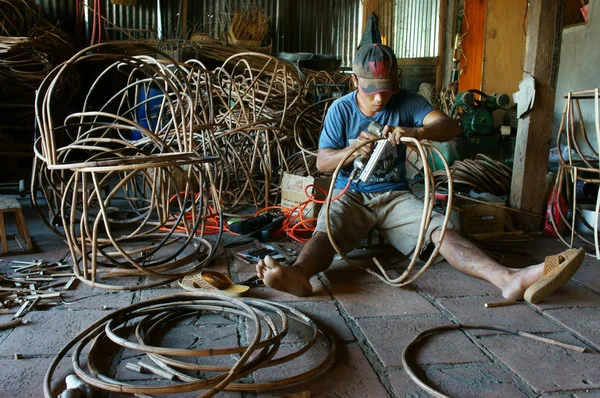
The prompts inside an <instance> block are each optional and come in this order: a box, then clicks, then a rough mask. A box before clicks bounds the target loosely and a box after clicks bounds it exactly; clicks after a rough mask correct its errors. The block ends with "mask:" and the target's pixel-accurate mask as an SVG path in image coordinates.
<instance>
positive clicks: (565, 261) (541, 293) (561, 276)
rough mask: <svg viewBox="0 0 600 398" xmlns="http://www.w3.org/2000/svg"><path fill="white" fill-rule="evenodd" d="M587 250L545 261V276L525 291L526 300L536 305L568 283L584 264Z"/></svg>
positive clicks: (578, 250)
mask: <svg viewBox="0 0 600 398" xmlns="http://www.w3.org/2000/svg"><path fill="white" fill-rule="evenodd" d="M584 256H585V250H583V249H569V250H565V251H564V252H562V253H559V254H555V255H553V256H548V257H546V259H545V260H544V275H543V276H542V277H541V278H540V279H539V280H538V281H537V282H535V283H534V284H533V285H531V286H529V288H528V289H527V290H525V294H524V297H523V298H524V299H525V301H527V302H528V303H531V304H536V303H539V302H540V301H542V300H543V299H544V298H546V296H548V295H549V294H551V293H553V292H554V291H555V290H556V289H558V288H559V287H561V286H562V285H564V284H565V283H567V281H568V280H569V279H571V277H572V276H573V275H575V272H577V269H578V268H579V266H580V265H581V263H582V262H583V258H584Z"/></svg>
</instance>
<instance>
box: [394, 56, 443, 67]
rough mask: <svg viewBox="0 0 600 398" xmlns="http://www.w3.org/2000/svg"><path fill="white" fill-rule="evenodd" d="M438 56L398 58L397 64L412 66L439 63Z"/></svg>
mask: <svg viewBox="0 0 600 398" xmlns="http://www.w3.org/2000/svg"><path fill="white" fill-rule="evenodd" d="M438 62H439V60H438V57H425V58H398V65H399V66H402V65H404V66H414V65H428V66H435V65H439V63H438Z"/></svg>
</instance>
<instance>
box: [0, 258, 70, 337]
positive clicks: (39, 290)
mask: <svg viewBox="0 0 600 398" xmlns="http://www.w3.org/2000/svg"><path fill="white" fill-rule="evenodd" d="M12 264H13V265H11V267H10V268H11V271H12V272H11V273H10V275H8V274H0V315H11V314H14V315H13V317H12V320H10V321H8V322H4V323H1V324H0V330H4V329H8V328H11V327H15V326H19V325H22V324H24V323H26V321H24V320H23V317H24V316H25V314H27V313H28V312H31V311H33V310H34V309H40V308H44V307H53V306H56V305H60V304H62V303H63V300H62V299H63V292H64V291H66V290H70V289H71V288H72V287H74V283H75V281H76V279H77V278H76V277H75V274H73V273H71V272H70V271H71V265H69V264H64V263H62V262H60V261H59V262H56V263H48V262H45V261H31V262H29V261H13V262H12ZM16 307H18V310H17V311H16V312H15V313H13V312H12V310H11V309H12V308H16Z"/></svg>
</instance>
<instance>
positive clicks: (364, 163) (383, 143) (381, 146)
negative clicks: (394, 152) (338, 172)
mask: <svg viewBox="0 0 600 398" xmlns="http://www.w3.org/2000/svg"><path fill="white" fill-rule="evenodd" d="M367 131H368V132H369V133H371V134H373V135H376V136H378V137H382V136H383V126H382V125H381V124H379V123H377V122H371V123H369V126H368V127H367ZM388 145H391V144H390V143H389V141H388V140H379V141H377V142H376V143H375V150H374V151H373V153H372V154H371V156H370V157H369V158H368V160H367V158H366V157H364V156H359V157H357V158H356V159H354V162H352V166H353V167H354V170H353V171H352V174H351V176H352V177H354V176H355V175H356V174H358V172H360V175H359V176H358V180H359V181H361V182H367V181H368V180H369V177H371V174H372V173H373V170H375V166H376V165H377V162H378V161H379V158H380V157H381V155H382V154H384V153H385V151H386V148H387V146H388ZM351 179H354V178H351Z"/></svg>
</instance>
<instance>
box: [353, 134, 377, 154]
mask: <svg viewBox="0 0 600 398" xmlns="http://www.w3.org/2000/svg"><path fill="white" fill-rule="evenodd" d="M373 138H377V136H376V135H374V134H371V133H369V132H367V131H362V132H361V133H360V135H359V136H358V138H357V139H356V141H357V142H356V145H360V144H362V143H363V142H365V141H369V140H372V139H373ZM373 146H374V145H373V143H372V142H371V143H369V144H366V145H365V146H363V147H362V148H360V149H359V150H358V151H356V152H354V153H355V154H356V157H359V156H364V157H366V158H369V156H371V153H372V152H373Z"/></svg>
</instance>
